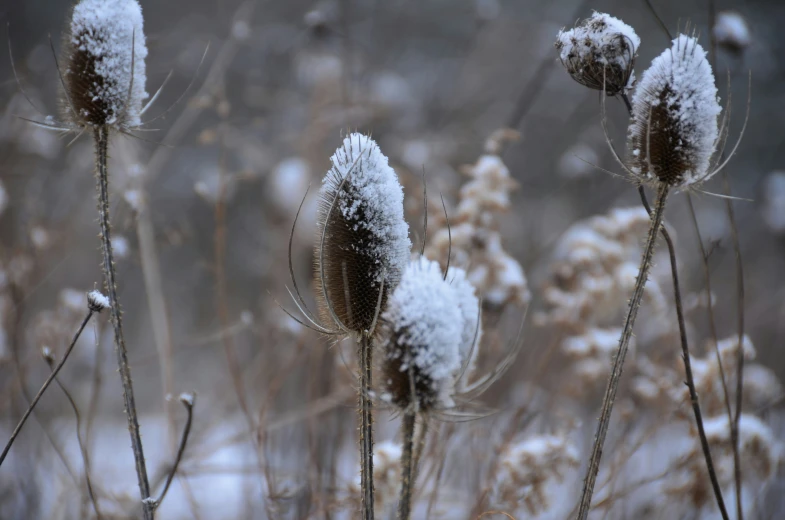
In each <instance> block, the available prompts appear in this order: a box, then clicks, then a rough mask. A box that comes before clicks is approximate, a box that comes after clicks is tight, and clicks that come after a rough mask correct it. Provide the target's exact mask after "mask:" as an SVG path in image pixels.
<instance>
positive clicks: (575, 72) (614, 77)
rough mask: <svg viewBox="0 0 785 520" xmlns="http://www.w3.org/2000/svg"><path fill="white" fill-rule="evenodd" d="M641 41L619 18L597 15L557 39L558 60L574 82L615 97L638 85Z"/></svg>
mask: <svg viewBox="0 0 785 520" xmlns="http://www.w3.org/2000/svg"><path fill="white" fill-rule="evenodd" d="M640 44H641V40H640V38H639V37H638V35H637V34H635V30H634V29H633V28H632V27H630V26H629V25H627V24H625V23H624V22H622V21H621V20H619V19H618V18H614V17H613V16H610V15H608V14H605V13H597V12H595V13H594V14H593V15H592V16H591V18H587V19H585V20H583V21H582V22H581V23H579V24H578V25H577V26H575V27H573V28H572V29H570V30H567V31H565V30H564V29H562V30H561V31H559V34H558V35H557V37H556V44H555V45H556V50H558V51H559V60H561V62H562V65H564V68H565V69H567V72H568V73H569V74H570V76H571V77H572V79H574V80H575V81H577V82H578V83H580V84H581V85H583V86H585V87H589V88H592V89H595V90H605V91H606V92H607V94H608V95H609V96H615V95H617V94H619V93H622V92H624V91H625V90H627V89H629V88H631V87H632V84H633V83H634V82H635V74H634V72H633V68H634V67H635V57H636V55H637V52H638V47H639V46H640Z"/></svg>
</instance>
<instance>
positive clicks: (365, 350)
mask: <svg viewBox="0 0 785 520" xmlns="http://www.w3.org/2000/svg"><path fill="white" fill-rule="evenodd" d="M371 349H372V345H371V337H370V335H369V334H366V333H363V334H361V335H360V340H359V341H358V346H357V359H358V361H359V363H360V387H359V389H358V401H359V415H360V458H361V459H362V460H361V461H360V484H361V488H362V518H363V520H373V517H374V512H373V508H374V505H373V495H374V489H373V412H372V410H371V408H372V406H373V404H372V403H371V374H372V367H373V353H372V351H371Z"/></svg>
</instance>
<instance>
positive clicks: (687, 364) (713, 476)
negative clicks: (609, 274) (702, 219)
mask: <svg viewBox="0 0 785 520" xmlns="http://www.w3.org/2000/svg"><path fill="white" fill-rule="evenodd" d="M638 193H639V194H640V196H641V202H642V203H643V206H644V207H645V208H646V212H647V213H649V216H652V212H651V208H650V207H649V202H648V201H647V200H646V192H645V191H644V190H643V186H640V187H639V188H638ZM661 233H662V237H663V238H664V239H665V242H666V244H668V254H669V255H670V262H671V278H672V279H673V297H674V300H675V303H676V318H677V319H678V321H679V339H680V340H681V353H682V360H683V361H684V373H685V375H686V378H687V382H686V384H687V388H688V389H689V392H690V402H691V404H692V412H693V413H694V414H695V424H696V425H697V426H698V437H699V438H700V443H701V449H702V450H703V458H704V459H706V469H707V471H708V473H709V480H711V487H712V490H713V491H714V498H715V499H716V500H717V506H718V507H719V509H720V513H721V514H722V518H723V519H724V520H728V510H727V509H726V508H725V500H724V499H723V497H722V488H721V487H720V482H719V479H718V478H717V472H716V471H715V469H714V461H713V460H712V457H711V448H710V447H709V441H708V439H707V438H706V430H705V429H704V427H703V414H702V413H701V408H700V403H699V401H698V392H697V391H696V390H695V378H694V377H693V375H692V363H691V360H690V347H689V344H688V342H687V326H686V324H685V321H684V306H683V305H682V300H681V288H680V286H679V270H678V266H677V264H676V250H675V249H674V247H673V240H671V237H670V233H668V230H667V229H665V226H662V230H661Z"/></svg>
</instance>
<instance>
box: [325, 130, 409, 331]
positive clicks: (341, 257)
mask: <svg viewBox="0 0 785 520" xmlns="http://www.w3.org/2000/svg"><path fill="white" fill-rule="evenodd" d="M331 161H332V168H331V169H330V171H329V172H328V173H327V175H326V176H325V178H324V181H323V185H322V188H321V190H320V192H319V195H320V203H319V215H318V221H317V229H318V236H317V240H316V283H317V290H316V293H317V296H318V298H319V308H320V312H321V314H322V317H323V318H324V319H325V320H326V321H327V322H334V321H336V320H337V321H339V322H340V323H337V324H336V325H339V326H341V327H342V328H344V329H347V330H349V331H353V332H358V333H359V332H362V331H366V330H369V329H370V327H371V326H372V324H373V319H374V317H375V315H376V309H377V306H378V303H379V297H380V291H382V284H383V287H384V292H383V294H382V295H381V305H382V306H381V308H382V309H384V303H385V301H386V299H387V295H388V294H389V292H390V291H391V290H392V289H394V288H395V286H396V285H397V283H398V280H399V279H400V276H401V271H402V270H403V268H404V267H405V266H406V264H407V262H408V261H409V254H410V249H411V242H410V241H409V226H408V224H406V221H405V220H404V218H403V188H402V187H401V185H400V183H399V182H398V177H397V175H396V174H395V171H394V170H393V169H392V168H391V167H390V166H389V165H388V164H387V157H385V156H384V155H383V154H382V152H381V150H380V149H379V146H378V145H377V144H376V143H375V142H374V141H373V140H372V139H371V138H370V137H368V136H365V135H362V134H359V133H353V134H351V135H349V136H348V137H346V138H345V139H344V140H343V144H342V146H341V147H340V148H338V150H336V152H335V154H334V155H333V156H332V158H331Z"/></svg>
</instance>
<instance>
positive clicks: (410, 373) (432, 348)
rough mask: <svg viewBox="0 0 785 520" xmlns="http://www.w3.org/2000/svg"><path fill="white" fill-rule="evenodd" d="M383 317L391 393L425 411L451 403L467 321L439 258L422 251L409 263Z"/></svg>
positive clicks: (405, 405)
mask: <svg viewBox="0 0 785 520" xmlns="http://www.w3.org/2000/svg"><path fill="white" fill-rule="evenodd" d="M381 322H382V327H381V328H382V330H381V340H380V342H379V345H380V346H381V348H382V350H383V352H384V362H383V366H382V371H383V375H382V382H383V385H384V387H385V395H386V396H387V399H389V401H390V402H391V403H392V404H394V405H395V406H397V407H399V408H401V409H407V408H409V409H410V407H413V409H414V411H421V412H429V411H432V410H436V411H438V410H444V409H448V408H451V407H452V406H453V405H454V403H453V401H452V396H453V394H454V388H455V381H456V378H457V377H458V375H459V374H460V371H461V366H462V359H461V349H462V341H463V333H464V328H465V326H464V320H463V314H462V312H461V308H460V307H459V305H458V298H457V296H456V291H455V289H454V288H453V287H452V286H451V285H450V283H449V282H448V281H446V280H445V279H444V275H443V274H442V272H441V269H440V267H439V264H438V263H437V262H433V261H430V260H428V259H426V258H425V257H421V258H420V259H418V260H415V261H412V262H411V263H410V264H409V265H408V266H407V267H406V269H405V270H404V272H403V274H402V276H401V280H400V283H399V284H398V287H396V288H395V291H393V293H392V294H391V295H390V298H389V300H388V302H387V307H386V309H385V312H384V313H383V314H382V317H381Z"/></svg>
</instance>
